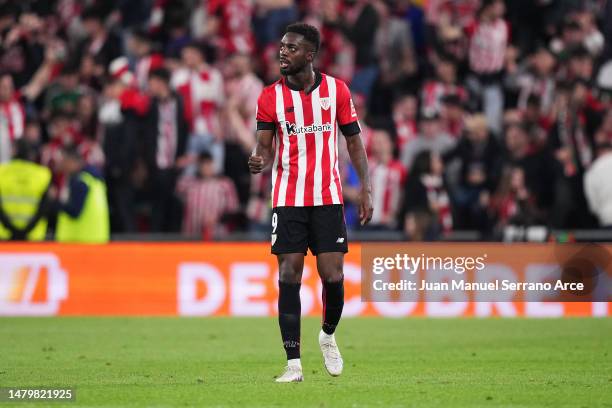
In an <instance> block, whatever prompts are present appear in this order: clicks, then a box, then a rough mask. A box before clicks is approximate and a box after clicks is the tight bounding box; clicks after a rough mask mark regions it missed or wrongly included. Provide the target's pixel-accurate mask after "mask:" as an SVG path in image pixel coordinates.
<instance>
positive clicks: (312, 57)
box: [306, 50, 317, 62]
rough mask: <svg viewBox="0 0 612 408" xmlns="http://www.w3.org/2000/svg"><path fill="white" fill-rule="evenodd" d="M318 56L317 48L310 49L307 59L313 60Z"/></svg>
mask: <svg viewBox="0 0 612 408" xmlns="http://www.w3.org/2000/svg"><path fill="white" fill-rule="evenodd" d="M316 56H317V52H316V51H315V50H309V51H308V53H307V54H306V59H307V60H308V62H313V61H314V60H315V57H316Z"/></svg>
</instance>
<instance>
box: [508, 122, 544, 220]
mask: <svg viewBox="0 0 612 408" xmlns="http://www.w3.org/2000/svg"><path fill="white" fill-rule="evenodd" d="M505 143H506V152H507V154H508V158H507V163H508V164H510V165H511V166H512V167H513V170H512V171H513V172H514V173H517V171H519V170H520V173H521V174H520V175H517V174H514V175H511V176H509V179H510V180H511V181H512V180H514V181H512V182H511V183H510V184H511V185H514V186H515V187H516V183H518V181H520V182H521V184H522V185H524V186H525V189H528V191H529V198H530V200H531V201H530V205H533V206H534V208H535V207H537V209H538V210H539V211H540V212H543V211H550V209H551V207H552V203H553V202H552V199H553V197H554V185H555V178H556V167H555V165H554V158H553V157H552V155H551V154H550V153H549V151H548V150H546V149H542V150H536V149H534V148H533V145H530V141H529V134H528V131H527V129H526V128H525V126H521V125H510V126H509V127H508V128H507V129H506V132H505ZM519 179H520V180H519ZM512 183H515V184H512ZM500 188H502V187H500ZM503 188H505V190H504V194H506V193H507V192H508V185H506V186H504V187H503ZM517 191H518V190H517ZM522 196H524V197H525V198H526V196H527V195H526V194H523V195H522Z"/></svg>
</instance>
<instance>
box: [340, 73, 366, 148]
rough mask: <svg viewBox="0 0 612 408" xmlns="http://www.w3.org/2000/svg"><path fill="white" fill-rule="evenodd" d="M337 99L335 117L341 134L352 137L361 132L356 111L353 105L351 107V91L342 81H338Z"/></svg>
mask: <svg viewBox="0 0 612 408" xmlns="http://www.w3.org/2000/svg"><path fill="white" fill-rule="evenodd" d="M337 98H338V102H337V103H338V109H337V114H336V115H337V120H338V125H339V127H340V130H341V131H342V134H343V135H344V136H353V135H356V134H357V133H359V132H361V128H360V127H359V118H358V117H357V111H356V110H355V105H353V99H352V98H351V91H349V89H348V87H347V86H346V84H345V83H344V82H343V81H338V96H337Z"/></svg>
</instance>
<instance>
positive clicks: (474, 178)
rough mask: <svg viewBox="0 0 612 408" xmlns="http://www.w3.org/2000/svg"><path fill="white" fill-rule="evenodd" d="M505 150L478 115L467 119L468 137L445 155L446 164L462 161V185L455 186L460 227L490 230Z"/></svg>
mask: <svg viewBox="0 0 612 408" xmlns="http://www.w3.org/2000/svg"><path fill="white" fill-rule="evenodd" d="M500 154H501V147H500V146H499V144H498V142H497V140H496V139H495V138H493V137H492V136H491V133H490V131H489V129H488V123H487V119H486V117H485V116H484V115H483V114H476V115H473V116H471V117H470V118H468V119H467V120H466V135H465V136H464V137H462V138H461V139H460V140H459V142H458V143H457V145H456V146H455V148H454V149H453V150H451V151H450V152H448V153H447V154H446V155H444V158H445V161H450V160H452V159H459V161H460V170H459V175H460V176H459V185H458V186H453V187H454V191H453V202H454V203H455V205H456V216H455V219H456V220H457V222H456V226H457V228H459V229H476V230H480V231H486V230H487V229H488V227H489V225H488V223H487V221H486V220H487V217H486V208H487V207H488V206H489V202H490V198H491V193H492V192H493V191H495V189H496V188H497V183H498V181H499V176H500V171H501V161H500V160H499V157H500Z"/></svg>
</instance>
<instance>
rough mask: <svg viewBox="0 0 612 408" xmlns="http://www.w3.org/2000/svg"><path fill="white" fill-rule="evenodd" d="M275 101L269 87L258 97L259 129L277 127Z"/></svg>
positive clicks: (257, 115) (257, 114)
mask: <svg viewBox="0 0 612 408" xmlns="http://www.w3.org/2000/svg"><path fill="white" fill-rule="evenodd" d="M274 106H275V101H274V100H273V99H272V96H271V93H270V92H269V91H268V89H267V88H266V89H264V90H263V91H262V92H261V94H260V95H259V98H257V113H256V117H257V130H274V129H276V115H275V112H274Z"/></svg>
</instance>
